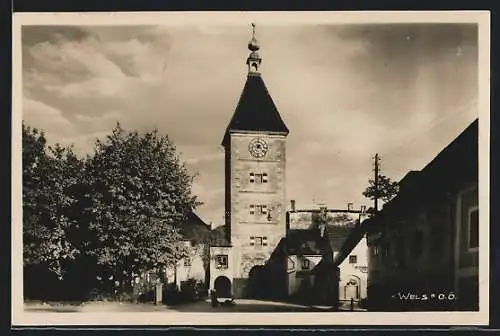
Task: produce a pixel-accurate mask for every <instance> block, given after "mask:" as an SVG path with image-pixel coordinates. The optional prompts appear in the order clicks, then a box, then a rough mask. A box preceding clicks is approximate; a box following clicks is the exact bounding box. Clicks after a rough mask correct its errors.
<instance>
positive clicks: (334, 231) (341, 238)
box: [326, 225, 353, 252]
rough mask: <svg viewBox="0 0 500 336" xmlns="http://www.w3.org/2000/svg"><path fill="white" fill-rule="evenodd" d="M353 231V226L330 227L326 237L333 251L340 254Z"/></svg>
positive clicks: (327, 229)
mask: <svg viewBox="0 0 500 336" xmlns="http://www.w3.org/2000/svg"><path fill="white" fill-rule="evenodd" d="M352 230H353V226H337V225H328V226H327V228H326V235H327V236H328V240H329V242H330V247H331V249H332V251H334V252H338V251H340V249H341V248H342V245H343V244H344V242H345V241H346V239H347V237H348V236H349V234H350V233H351V231H352Z"/></svg>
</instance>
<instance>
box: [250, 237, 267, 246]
mask: <svg viewBox="0 0 500 336" xmlns="http://www.w3.org/2000/svg"><path fill="white" fill-rule="evenodd" d="M250 246H256V247H260V246H267V237H254V236H252V237H250Z"/></svg>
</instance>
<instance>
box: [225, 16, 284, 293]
mask: <svg viewBox="0 0 500 336" xmlns="http://www.w3.org/2000/svg"><path fill="white" fill-rule="evenodd" d="M252 26H253V34H252V38H251V40H250V41H249V43H248V49H249V50H250V54H249V56H248V59H247V66H248V75H247V80H246V83H245V86H244V88H243V92H242V94H241V97H240V100H239V102H238V105H237V106H236V110H235V112H234V114H233V116H232V118H231V121H230V122H229V125H228V126H227V128H226V131H225V134H224V138H223V141H222V146H223V147H224V150H225V208H226V212H225V233H226V239H227V241H228V242H229V243H230V246H231V248H230V249H231V253H230V255H229V257H230V258H231V259H233V260H229V261H228V265H229V266H230V268H231V269H232V271H231V272H230V273H231V277H232V293H233V295H234V297H237V298H238V297H246V296H251V295H250V294H249V288H248V280H249V277H251V273H252V272H253V269H254V268H255V267H256V266H257V267H258V266H260V265H264V264H265V263H266V261H267V260H268V259H269V257H270V255H271V253H272V252H273V251H274V249H275V248H276V246H277V245H278V243H279V242H280V240H281V239H282V238H283V237H285V235H286V223H285V213H286V209H285V207H286V205H285V174H286V152H285V148H286V137H287V135H288V133H289V131H288V128H287V127H286V125H285V123H284V122H283V120H282V118H281V116H280V114H279V112H278V109H277V108H276V105H275V104H274V102H273V99H272V98H271V96H270V94H269V92H268V90H267V88H266V85H265V84H264V81H263V79H262V75H261V73H260V65H261V62H262V59H261V57H260V55H259V53H258V51H259V49H260V47H259V44H258V42H257V39H256V38H255V25H254V24H252Z"/></svg>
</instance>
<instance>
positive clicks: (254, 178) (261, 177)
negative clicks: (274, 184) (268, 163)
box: [250, 173, 268, 184]
mask: <svg viewBox="0 0 500 336" xmlns="http://www.w3.org/2000/svg"><path fill="white" fill-rule="evenodd" d="M267 181H268V179H267V173H250V183H256V184H262V183H267Z"/></svg>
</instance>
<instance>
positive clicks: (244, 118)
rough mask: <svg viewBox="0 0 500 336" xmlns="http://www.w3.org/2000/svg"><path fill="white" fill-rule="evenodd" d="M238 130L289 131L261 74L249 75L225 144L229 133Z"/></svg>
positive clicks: (286, 132) (227, 132) (227, 130)
mask: <svg viewBox="0 0 500 336" xmlns="http://www.w3.org/2000/svg"><path fill="white" fill-rule="evenodd" d="M238 131H243V132H252V131H253V132H272V133H284V134H288V132H289V131H288V128H287V127H286V125H285V123H284V122H283V119H281V116H280V114H279V112H278V109H277V108H276V105H274V102H273V99H272V98H271V95H270V94H269V92H268V91H267V88H266V85H265V84H264V81H263V80H262V77H261V76H248V78H247V81H246V83H245V87H244V88H243V92H242V94H241V97H240V101H239V102H238V105H237V107H236V110H235V112H234V114H233V117H232V118H231V121H230V122H229V125H228V126H227V129H226V134H225V135H224V141H223V144H224V143H225V139H226V137H227V135H228V134H229V133H231V132H238Z"/></svg>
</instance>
